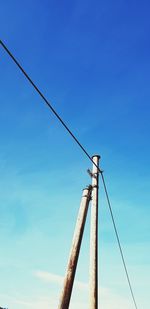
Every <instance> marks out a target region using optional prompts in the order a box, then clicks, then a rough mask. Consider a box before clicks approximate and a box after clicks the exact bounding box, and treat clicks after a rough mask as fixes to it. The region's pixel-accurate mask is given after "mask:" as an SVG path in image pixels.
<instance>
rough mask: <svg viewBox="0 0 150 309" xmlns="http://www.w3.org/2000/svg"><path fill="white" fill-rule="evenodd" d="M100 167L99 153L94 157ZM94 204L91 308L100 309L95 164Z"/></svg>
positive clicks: (95, 170)
mask: <svg viewBox="0 0 150 309" xmlns="http://www.w3.org/2000/svg"><path fill="white" fill-rule="evenodd" d="M92 159H93V161H94V163H95V164H96V165H97V166H98V167H99V159H100V156H99V155H94V156H93V157H92ZM91 176H92V205H91V235H90V284H89V285H90V291H89V293H90V309H98V186H99V171H98V168H97V167H96V166H95V165H94V164H93V170H92V173H91Z"/></svg>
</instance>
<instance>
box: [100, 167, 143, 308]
mask: <svg viewBox="0 0 150 309" xmlns="http://www.w3.org/2000/svg"><path fill="white" fill-rule="evenodd" d="M101 176H102V182H103V185H104V190H105V194H106V199H107V202H108V207H109V210H110V215H111V219H112V222H113V226H114V230H115V234H116V237H117V242H118V246H119V250H120V254H121V258H122V262H123V265H124V269H125V273H126V276H127V281H128V284H129V288H130V292H131V295H132V299H133V302H134V305H135V308H136V309H137V304H136V301H135V297H134V293H133V289H132V285H131V281H130V278H129V273H128V270H127V266H126V263H125V258H124V254H123V251H122V247H121V242H120V238H119V234H118V231H117V226H116V223H115V219H114V214H113V211H112V207H111V203H110V199H109V195H108V190H107V187H106V183H105V179H104V175H103V173H101Z"/></svg>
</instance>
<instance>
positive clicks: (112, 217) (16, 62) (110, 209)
mask: <svg viewBox="0 0 150 309" xmlns="http://www.w3.org/2000/svg"><path fill="white" fill-rule="evenodd" d="M0 44H1V45H2V47H3V48H4V50H5V51H6V52H7V54H8V55H9V56H10V57H11V59H12V60H13V61H14V62H15V64H16V65H17V66H18V68H19V69H20V70H21V71H22V73H23V74H24V75H25V77H26V78H27V79H28V81H29V82H30V83H31V85H32V86H33V87H34V89H35V90H36V91H37V92H38V94H39V95H40V96H41V98H42V99H43V100H44V102H45V103H46V105H47V106H48V107H49V108H50V109H51V111H52V112H53V113H54V115H55V116H56V117H57V119H58V120H59V121H60V122H61V124H62V125H63V127H64V128H65V129H66V130H67V131H68V133H69V134H70V135H71V136H72V138H73V139H74V141H75V142H76V143H77V144H78V146H79V147H80V148H81V150H82V151H83V152H84V153H85V155H86V156H87V157H88V159H89V160H90V161H91V162H92V163H93V164H94V165H95V166H96V168H97V169H98V171H99V173H100V174H101V177H102V182H103V185H104V190H105V194H106V199H107V202H108V207H109V211H110V214H111V219H112V222H113V227H114V230H115V234H116V238H117V242H118V246H119V250H120V254H121V258H122V262H123V266H124V269H125V273H126V276H127V281H128V284H129V288H130V292H131V296H132V299H133V302H134V305H135V308H136V309H138V308H137V304H136V301H135V297H134V293H133V289H132V285H131V281H130V278H129V274H128V270H127V266H126V263H125V258H124V255H123V250H122V247H121V242H120V238H119V234H118V231H117V227H116V223H115V219H114V215H113V211H112V207H111V203H110V199H109V195H108V191H107V187H106V183H105V179H104V175H103V172H102V171H101V170H100V168H99V166H98V165H97V164H96V163H95V162H94V161H93V159H92V158H91V156H90V155H89V153H88V152H87V150H86V149H85V148H84V147H83V146H82V144H81V143H80V142H79V140H78V139H77V138H76V136H75V135H74V134H73V133H72V131H71V130H70V129H69V127H68V126H67V125H66V123H65V122H64V121H63V120H62V118H61V117H60V116H59V114H58V113H57V112H56V110H55V109H54V108H53V107H52V105H51V104H50V102H49V101H48V100H47V99H46V97H45V96H44V95H43V93H42V92H41V91H40V90H39V88H38V87H37V86H36V85H35V83H34V82H33V81H32V79H31V78H30V77H29V75H28V74H27V73H26V72H25V70H24V69H23V67H22V66H21V65H20V63H19V62H18V61H17V60H16V58H15V57H14V56H13V54H12V53H11V52H10V51H9V49H8V48H7V47H6V45H5V44H4V43H3V42H2V41H1V40H0Z"/></svg>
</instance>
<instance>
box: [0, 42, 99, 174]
mask: <svg viewBox="0 0 150 309" xmlns="http://www.w3.org/2000/svg"><path fill="white" fill-rule="evenodd" d="M0 44H1V45H2V46H3V48H4V49H5V51H6V52H7V53H8V55H9V56H10V57H11V59H12V60H13V61H14V62H15V64H16V65H17V66H18V67H19V69H20V70H21V71H22V73H23V74H24V75H25V77H26V78H27V79H28V81H29V82H30V83H31V85H32V86H33V87H34V89H35V90H36V91H37V92H38V94H39V95H40V97H41V98H42V99H43V100H44V102H45V103H46V104H47V106H48V107H49V108H50V109H51V111H52V112H53V113H54V115H55V116H56V117H57V119H58V120H59V121H60V122H61V124H62V125H63V127H64V128H65V129H66V130H67V131H68V133H69V134H70V135H71V136H72V138H73V139H74V140H75V142H76V143H77V144H78V146H79V147H80V148H81V149H82V151H83V152H84V153H85V155H86V156H87V157H88V159H89V160H90V161H91V162H92V163H93V164H94V165H95V166H96V167H97V168H98V170H99V172H100V173H101V170H100V169H99V167H98V166H97V165H96V163H95V162H94V161H93V160H92V158H91V156H90V155H89V154H88V152H87V151H86V149H85V148H84V147H83V146H82V145H81V143H80V142H79V141H78V139H77V138H76V136H75V135H74V134H73V133H72V132H71V130H70V129H69V128H68V126H67V125H66V123H65V122H64V121H63V120H62V118H61V117H60V116H59V115H58V113H57V112H56V110H55V109H54V108H53V106H52V105H51V104H50V102H49V101H48V100H47V99H46V97H45V96H44V94H43V93H42V92H41V91H40V90H39V88H38V87H37V86H36V85H35V83H34V82H33V80H32V79H31V78H30V77H29V75H28V74H27V73H26V72H25V70H24V69H23V67H22V66H21V65H20V63H19V62H18V61H17V60H16V58H15V57H14V56H13V54H12V53H11V52H10V51H9V49H8V48H7V47H6V45H5V44H4V43H3V42H2V41H1V40H0Z"/></svg>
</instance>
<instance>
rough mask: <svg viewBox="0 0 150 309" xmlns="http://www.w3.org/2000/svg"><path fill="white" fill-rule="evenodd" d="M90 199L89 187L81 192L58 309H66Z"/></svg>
mask: <svg viewBox="0 0 150 309" xmlns="http://www.w3.org/2000/svg"><path fill="white" fill-rule="evenodd" d="M90 199H91V186H89V187H88V188H86V189H84V190H83V194H82V199H81V204H80V209H79V213H78V218H77V222H76V226H75V231H74V236H73V241H72V246H71V251H70V256H69V261H68V266H67V271H66V275H65V279H64V284H63V289H62V294H61V298H60V301H59V306H58V309H68V308H69V303H70V298H71V293H72V288H73V282H74V278H75V272H76V267H77V262H78V257H79V252H80V246H81V241H82V236H83V231H84V226H85V221H86V216H87V211H88V206H89V202H90Z"/></svg>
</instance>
